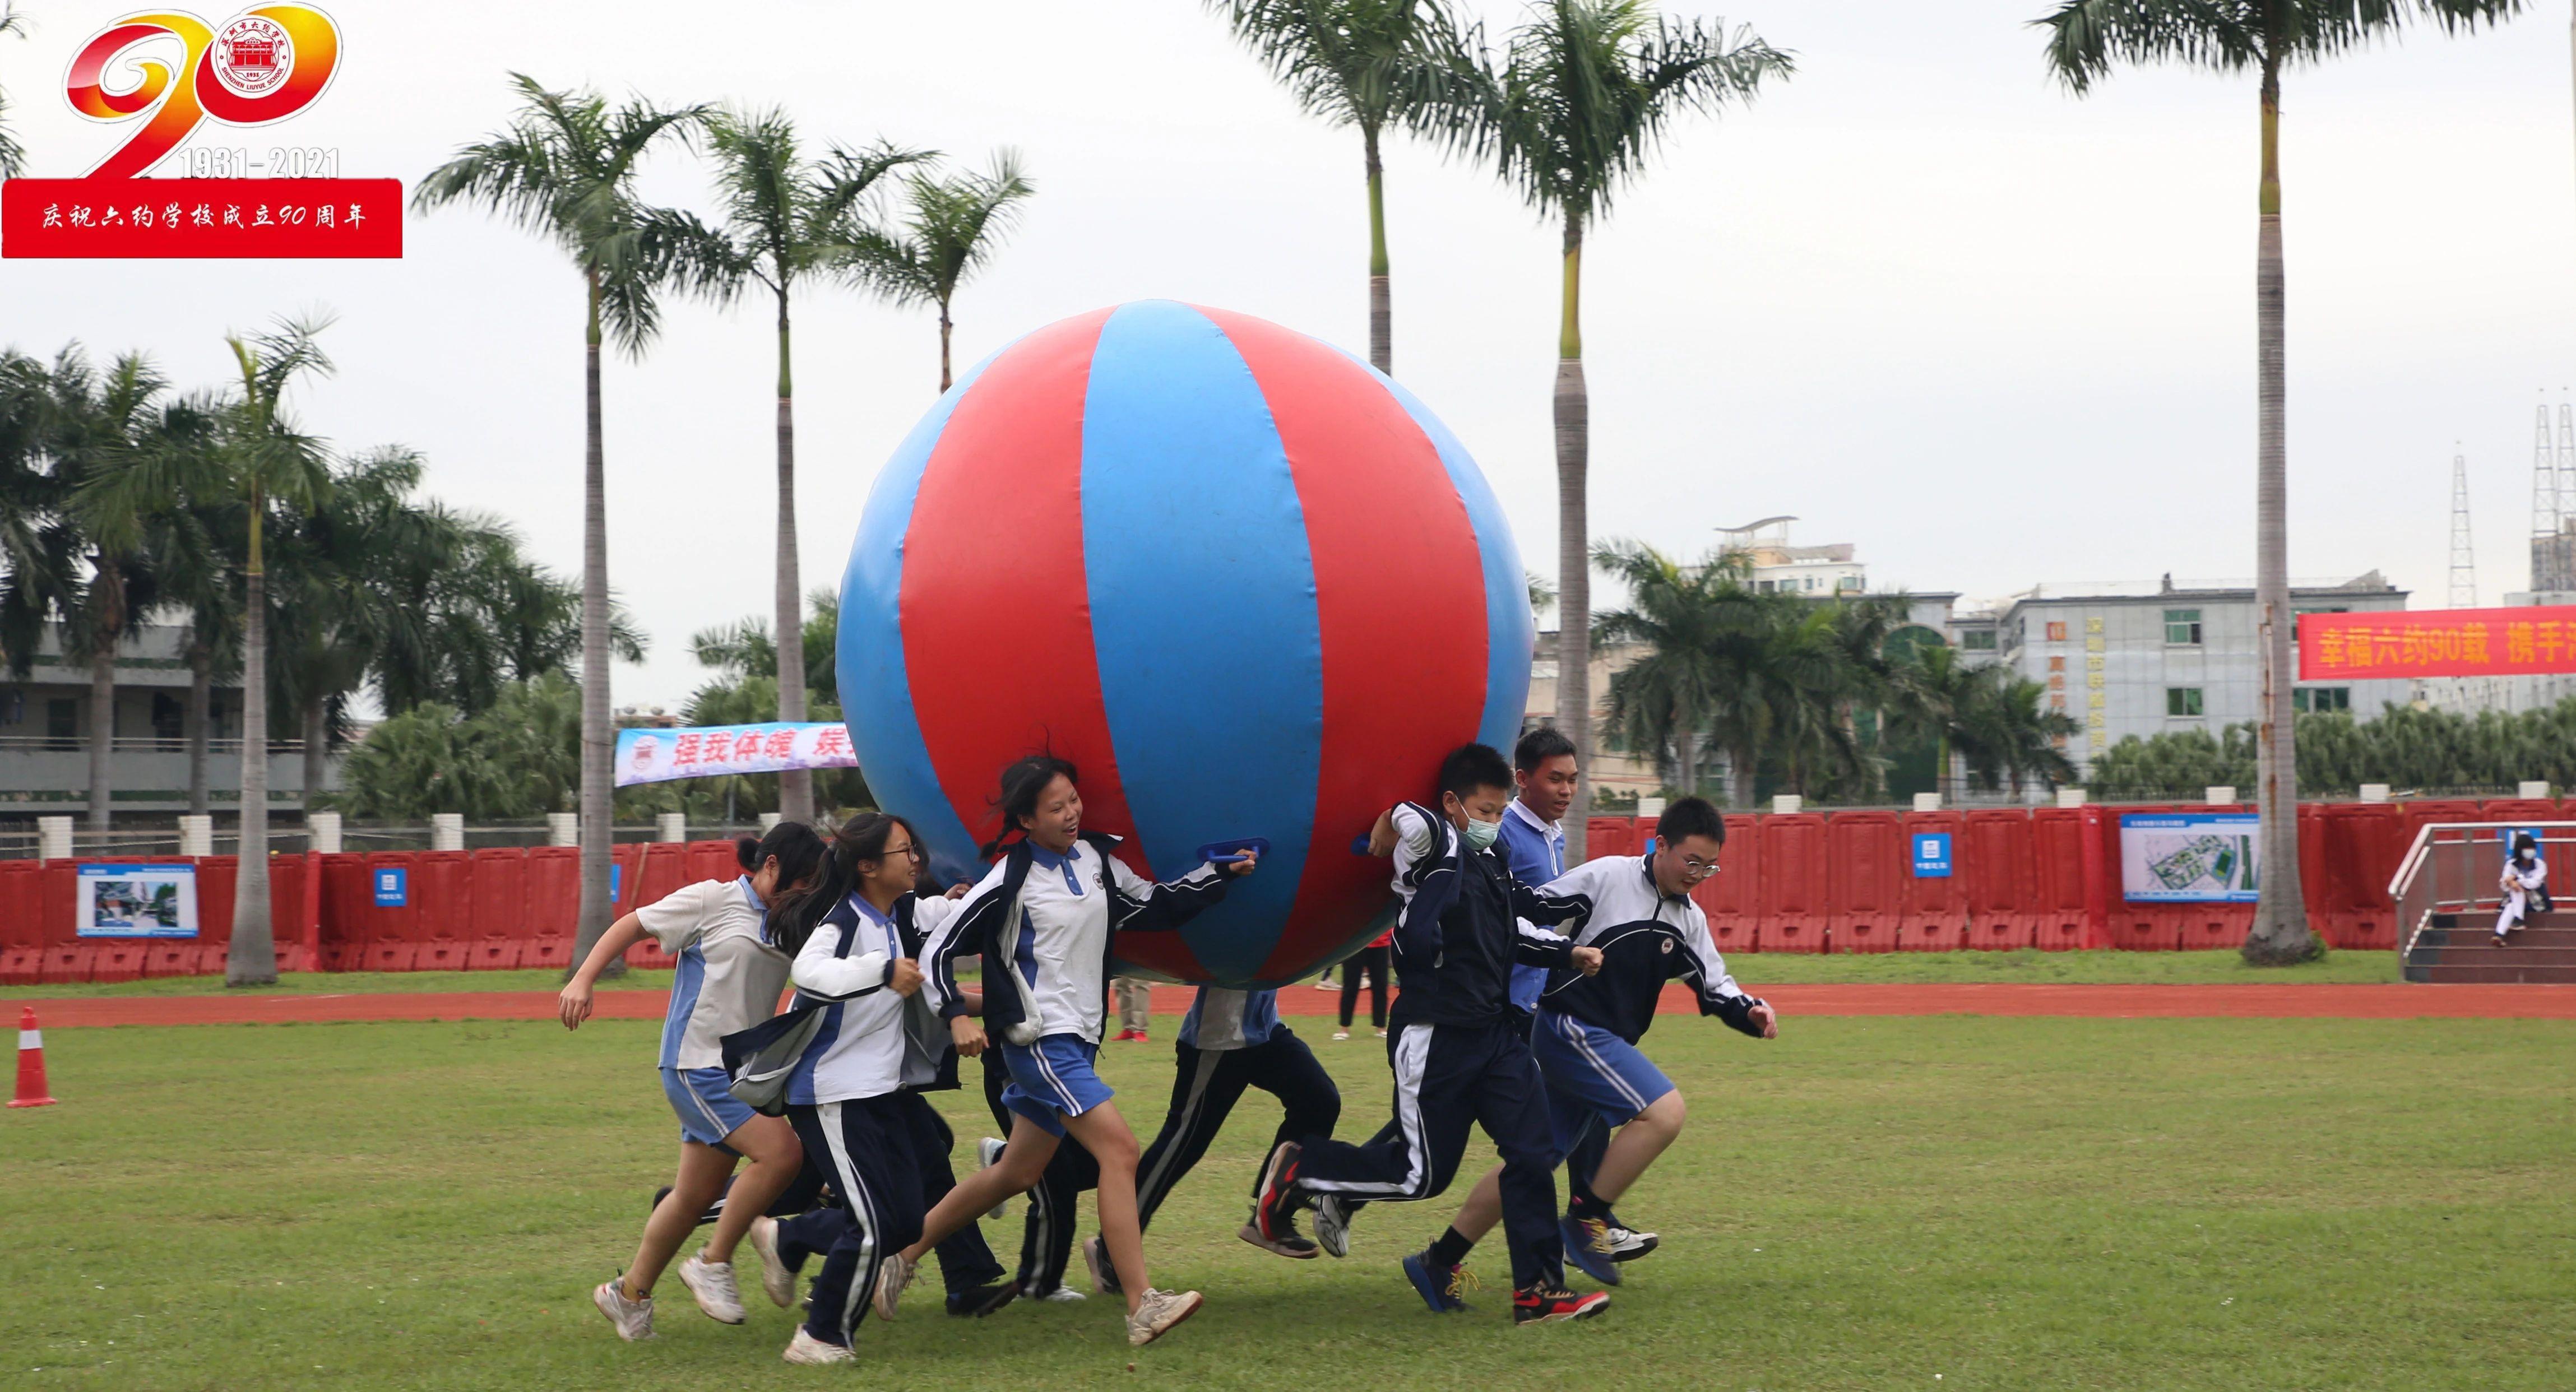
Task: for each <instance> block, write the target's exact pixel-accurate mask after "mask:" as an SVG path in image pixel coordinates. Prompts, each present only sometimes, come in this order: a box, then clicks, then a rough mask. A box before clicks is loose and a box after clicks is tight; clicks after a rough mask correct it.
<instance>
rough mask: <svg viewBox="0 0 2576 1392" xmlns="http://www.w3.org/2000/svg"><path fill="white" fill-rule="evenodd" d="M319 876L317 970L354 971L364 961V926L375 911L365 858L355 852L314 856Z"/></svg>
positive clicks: (361, 965)
mask: <svg viewBox="0 0 2576 1392" xmlns="http://www.w3.org/2000/svg"><path fill="white" fill-rule="evenodd" d="M314 862H315V864H314V870H315V872H316V873H319V874H320V875H321V877H322V894H321V903H322V931H321V934H320V942H321V948H322V960H321V961H319V962H317V963H315V964H314V965H315V969H316V970H320V971H357V970H359V969H360V968H362V967H364V966H365V965H366V951H367V929H368V927H369V919H370V916H371V915H372V914H373V913H374V911H375V910H374V903H375V888H374V886H373V885H371V884H369V883H368V881H367V858H366V857H365V856H364V855H360V854H357V853H355V852H346V851H340V852H333V853H332V854H330V855H323V856H316V857H314Z"/></svg>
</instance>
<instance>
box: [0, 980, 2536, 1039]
mask: <svg viewBox="0 0 2576 1392" xmlns="http://www.w3.org/2000/svg"><path fill="white" fill-rule="evenodd" d="M1747 989H1750V990H1753V991H1755V992H1757V993H1758V994H1760V995H1762V996H1763V997H1764V998H1766V999H1768V1000H1769V1001H1771V1002H1772V1003H1773V1004H1774V1005H1777V1006H1778V1007H1779V1008H1780V1013H1781V1014H1782V1015H1784V1016H1788V1017H1793V1018H1794V1017H1796V1016H1800V1015H2016V1016H2039V1015H2055V1016H2085V1017H2091V1018H2095V1019H2109V1020H2140V1019H2179V1018H2187V1017H2204V1018H2206V1017H2216V1018H2225V1019H2273V1020H2289V1019H2345V1020H2408V1019H2450V1020H2458V1019H2478V1020H2576V986H2466V985H2464V986H2422V985H2412V986H2407V985H2355V984H2341V985H2277V986H2271V985H2245V986H2236V985H2227V986H2083V985H2066V984H2062V983H2055V982H2050V983H2031V982H2008V983H1991V984H1946V985H1945V984H1923V985H1885V984H1869V985H1809V986H1772V987H1748V988H1747ZM666 999H667V993H666V992H662V991H638V990H625V991H615V990H612V991H601V992H600V993H599V994H598V995H597V996H596V997H595V998H594V1000H595V1001H596V1006H595V1010H594V1018H598V1019H606V1020H658V1019H660V1018H661V1017H662V1008H663V1002H664V1001H665V1000H666ZM1340 1001H1341V997H1340V996H1339V994H1337V993H1327V992H1324V991H1318V990H1315V989H1314V988H1313V987H1311V986H1307V985H1302V984H1301V985H1297V986H1292V987H1289V988H1288V989H1286V990H1284V991H1281V992H1280V993H1279V1006H1280V1010H1281V1013H1283V1014H1288V1015H1326V1014H1330V1013H1332V1012H1333V1011H1334V1010H1336V1009H1338V1008H1339V1006H1340ZM1189 1003H1190V992H1189V990H1188V988H1186V987H1179V986H1158V987H1156V988H1155V989H1154V1013H1156V1014H1157V1015H1163V1016H1167V1017H1168V1016H1177V1015H1179V1014H1181V1013H1182V1012H1184V1011H1186V1010H1188V1009H1189ZM0 1005H32V1006H34V1007H35V1008H36V1017H37V1019H38V1020H39V1021H40V1022H42V1023H43V1024H45V1025H49V1026H53V1027H55V1028H58V1029H60V1028H69V1027H74V1026H82V1025H239V1024H279V1023H285V1022H289V1021H362V1020H545V1019H552V1018H553V1017H554V1013H555V998H554V996H553V994H552V993H550V992H545V991H439V992H403V991H387V992H382V993H369V994H363V995H337V996H326V995H276V996H263V995H254V994H246V993H245V994H236V993H231V992H226V993H224V994H221V995H205V996H122V997H115V996H110V997H97V996H92V997H76V998H71V999H63V1000H17V1001H6V1002H0ZM1662 1009H1663V1011H1664V1012H1665V1013H1667V1014H1672V1013H1688V1012H1690V1011H1692V1010H1693V1009H1695V1007H1694V1006H1693V1005H1692V1004H1691V1000H1690V997H1689V996H1688V995H1687V994H1685V993H1684V992H1683V991H1682V990H1681V989H1680V988H1678V987H1675V988H1671V989H1668V990H1667V991H1666V992H1665V994H1664V1000H1663V1006H1662Z"/></svg>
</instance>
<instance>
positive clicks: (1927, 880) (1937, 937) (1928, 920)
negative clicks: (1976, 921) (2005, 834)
mask: <svg viewBox="0 0 2576 1392" xmlns="http://www.w3.org/2000/svg"><path fill="white" fill-rule="evenodd" d="M1903 825H1904V831H1905V845H1904V847H1903V848H1902V849H1903V852H1904V855H1905V863H1904V865H1903V866H1902V867H1901V873H1903V874H1904V876H1905V916H1904V918H1903V920H1902V921H1901V922H1900V923H1899V924H1898V925H1897V929H1896V945H1897V947H1898V949H1899V950H1901V951H1905V952H1955V951H1957V950H1958V949H1960V948H1963V947H1966V946H1967V945H1968V890H1967V885H1968V879H1967V873H1968V867H1967V865H1966V864H1965V863H1964V857H1965V856H1966V854H1967V852H1968V849H1969V847H1968V837H1967V834H1966V833H1967V822H1966V820H1965V819H1964V818H1962V817H1961V816H1960V815H1959V814H1958V813H1956V812H1908V813H1906V814H1905V819H1904V823H1903ZM2025 825H2027V823H2026V822H2025ZM1928 836H1946V837H1949V838H1950V873H1949V874H1947V875H1918V874H1916V873H1915V872H1914V866H1915V862H1916V861H1917V860H1919V859H1921V857H1920V856H1919V855H1917V854H1916V852H1917V851H1919V850H1921V849H1923V846H1922V841H1923V838H1925V837H1928ZM1835 943H1836V945H1837V946H1840V944H1841V935H1840V934H1836V935H1835Z"/></svg>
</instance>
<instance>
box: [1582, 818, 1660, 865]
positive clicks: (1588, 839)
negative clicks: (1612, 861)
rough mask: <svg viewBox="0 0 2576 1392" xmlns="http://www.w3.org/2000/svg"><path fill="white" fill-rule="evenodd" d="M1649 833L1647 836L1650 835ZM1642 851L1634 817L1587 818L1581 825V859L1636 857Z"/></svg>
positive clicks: (1641, 842) (1641, 843)
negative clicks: (1616, 856)
mask: <svg viewBox="0 0 2576 1392" xmlns="http://www.w3.org/2000/svg"><path fill="white" fill-rule="evenodd" d="M1652 834H1653V833H1651V832H1649V833H1647V835H1652ZM1643 849H1644V844H1643V840H1642V838H1640V837H1639V835H1638V834H1637V819H1636V818H1634V817H1589V818H1586V819H1585V820H1584V823H1583V858H1584V859H1585V860H1599V859H1600V858H1601V857H1603V856H1614V855H1636V854H1637V853H1638V852H1639V851H1641V850H1643Z"/></svg>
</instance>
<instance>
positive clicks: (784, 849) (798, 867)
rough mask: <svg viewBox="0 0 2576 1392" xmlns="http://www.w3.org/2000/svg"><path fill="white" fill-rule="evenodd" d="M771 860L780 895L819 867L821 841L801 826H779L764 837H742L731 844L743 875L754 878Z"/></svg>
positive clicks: (819, 836)
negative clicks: (775, 864)
mask: <svg viewBox="0 0 2576 1392" xmlns="http://www.w3.org/2000/svg"><path fill="white" fill-rule="evenodd" d="M771 856H776V857H778V889H779V890H781V891H783V890H785V889H787V888H788V887H789V886H790V885H793V884H795V883H796V882H797V881H798V880H802V879H807V878H809V877H811V876H812V875H813V873H814V872H815V870H817V869H818V868H820V867H821V866H822V864H823V838H822V836H821V835H820V834H819V833H817V832H816V831H815V830H814V828H812V827H810V826H807V825H806V824H805V823H803V822H780V823H779V824H778V825H776V826H774V827H771V828H770V829H769V832H768V834H767V835H764V836H761V837H758V838H756V839H755V838H753V837H749V836H745V837H742V838H740V839H738V840H736V841H735V842H734V843H733V858H734V859H735V860H737V861H740V862H741V863H742V872H743V873H744V874H746V875H753V874H758V873H759V872H760V867H761V866H763V865H766V864H768V863H769V858H770V857H771Z"/></svg>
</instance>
